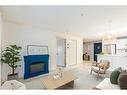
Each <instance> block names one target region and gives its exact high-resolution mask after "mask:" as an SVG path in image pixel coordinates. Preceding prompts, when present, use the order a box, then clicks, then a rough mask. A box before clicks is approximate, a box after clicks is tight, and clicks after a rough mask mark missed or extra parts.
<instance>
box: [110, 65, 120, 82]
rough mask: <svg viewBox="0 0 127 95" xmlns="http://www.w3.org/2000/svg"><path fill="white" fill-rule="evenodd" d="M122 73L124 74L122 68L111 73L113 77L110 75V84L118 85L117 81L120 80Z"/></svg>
mask: <svg viewBox="0 0 127 95" xmlns="http://www.w3.org/2000/svg"><path fill="white" fill-rule="evenodd" d="M120 72H122V68H121V67H119V68H116V69H115V70H114V71H113V72H112V73H111V75H110V82H111V83H112V84H118V81H117V79H118V77H119V75H120Z"/></svg>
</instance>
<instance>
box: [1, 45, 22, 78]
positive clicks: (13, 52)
mask: <svg viewBox="0 0 127 95" xmlns="http://www.w3.org/2000/svg"><path fill="white" fill-rule="evenodd" d="M20 50H21V47H20V46H17V45H10V46H9V47H6V49H5V50H3V51H2V57H1V62H2V63H5V64H8V66H10V67H11V69H12V73H11V74H9V75H8V80H11V79H18V73H15V69H16V68H17V67H19V66H21V65H19V64H18V62H19V61H21V55H20Z"/></svg>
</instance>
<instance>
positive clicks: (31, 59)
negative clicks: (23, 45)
mask: <svg viewBox="0 0 127 95" xmlns="http://www.w3.org/2000/svg"><path fill="white" fill-rule="evenodd" d="M48 60H49V55H28V56H24V63H25V72H24V79H28V78H30V77H34V76H38V75H41V74H45V73H48V72H49V70H48Z"/></svg>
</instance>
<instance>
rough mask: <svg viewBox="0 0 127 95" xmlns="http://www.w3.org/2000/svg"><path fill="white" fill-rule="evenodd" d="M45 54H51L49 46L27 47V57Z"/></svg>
mask: <svg viewBox="0 0 127 95" xmlns="http://www.w3.org/2000/svg"><path fill="white" fill-rule="evenodd" d="M43 54H49V50H48V46H46V45H44V46H43V45H27V55H43Z"/></svg>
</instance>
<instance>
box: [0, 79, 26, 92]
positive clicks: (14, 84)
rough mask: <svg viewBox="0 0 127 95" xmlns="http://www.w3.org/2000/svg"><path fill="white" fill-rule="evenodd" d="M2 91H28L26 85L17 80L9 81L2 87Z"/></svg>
mask: <svg viewBox="0 0 127 95" xmlns="http://www.w3.org/2000/svg"><path fill="white" fill-rule="evenodd" d="M0 89H5V90H9V89H10V90H13V89H14V90H24V89H26V86H25V84H23V83H21V82H19V81H17V80H9V81H6V82H4V83H3V85H2V86H1V87H0Z"/></svg>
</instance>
